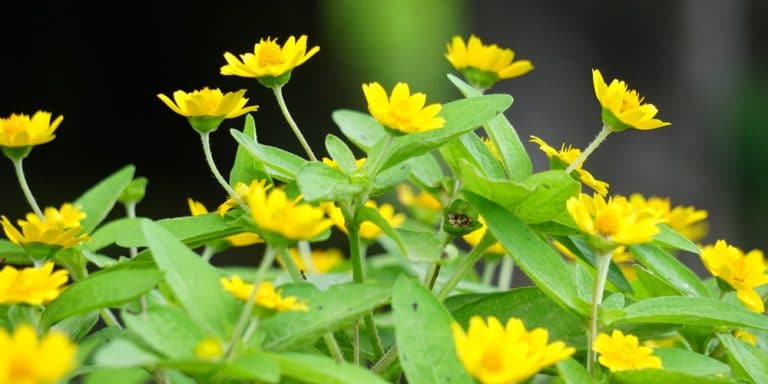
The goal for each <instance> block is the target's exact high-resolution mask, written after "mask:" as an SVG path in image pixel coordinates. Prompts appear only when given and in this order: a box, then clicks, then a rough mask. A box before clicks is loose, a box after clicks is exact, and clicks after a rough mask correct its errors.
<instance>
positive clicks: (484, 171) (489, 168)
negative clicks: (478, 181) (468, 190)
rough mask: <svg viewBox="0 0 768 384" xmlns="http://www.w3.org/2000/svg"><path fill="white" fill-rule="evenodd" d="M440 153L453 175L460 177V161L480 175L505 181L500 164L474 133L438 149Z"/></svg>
mask: <svg viewBox="0 0 768 384" xmlns="http://www.w3.org/2000/svg"><path fill="white" fill-rule="evenodd" d="M440 153H441V154H442V155H443V159H445V162H446V163H447V164H448V166H449V167H450V168H451V169H452V170H453V171H454V173H455V174H458V175H461V173H460V169H459V162H460V161H462V160H463V161H467V162H469V163H470V164H471V165H472V166H473V167H475V168H477V169H478V170H479V171H480V172H479V174H480V175H483V176H486V177H489V178H492V179H499V180H507V175H506V173H504V169H503V168H502V167H501V164H500V163H499V162H498V161H497V160H496V158H494V157H493V155H492V154H491V152H490V150H489V149H488V147H486V146H485V144H484V143H483V142H482V141H481V140H480V138H479V137H478V136H477V134H475V133H474V132H469V133H467V134H465V135H464V136H461V137H460V138H459V140H454V141H451V142H449V143H448V144H446V145H444V146H442V147H441V148H440Z"/></svg>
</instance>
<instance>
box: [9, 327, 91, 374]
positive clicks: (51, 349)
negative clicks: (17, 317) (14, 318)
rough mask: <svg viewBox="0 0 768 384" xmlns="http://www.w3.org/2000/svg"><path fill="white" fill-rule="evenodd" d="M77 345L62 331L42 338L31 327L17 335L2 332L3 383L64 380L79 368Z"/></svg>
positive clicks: (18, 329) (23, 329) (17, 331)
mask: <svg viewBox="0 0 768 384" xmlns="http://www.w3.org/2000/svg"><path fill="white" fill-rule="evenodd" d="M76 352H77V345H76V344H74V343H72V342H71V341H70V340H69V338H68V337H67V336H66V334H64V333H63V332H60V331H50V332H48V333H47V334H46V335H45V336H43V337H42V338H38V335H37V332H35V330H34V329H33V328H32V327H31V326H29V325H27V324H22V325H19V326H17V327H16V330H15V331H14V332H13V334H9V333H8V332H7V331H6V330H5V329H2V328H0V383H7V384H49V383H56V382H59V381H60V380H61V379H63V378H64V377H65V376H66V375H67V374H68V373H69V372H71V371H72V370H73V369H74V368H75V354H76Z"/></svg>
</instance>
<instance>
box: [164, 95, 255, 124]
mask: <svg viewBox="0 0 768 384" xmlns="http://www.w3.org/2000/svg"><path fill="white" fill-rule="evenodd" d="M243 95H245V89H241V90H239V91H237V92H227V93H221V90H219V89H218V88H216V89H210V88H208V87H205V88H203V89H201V90H195V91H192V92H190V93H186V92H184V91H181V90H179V91H176V92H174V93H173V100H174V101H175V102H174V101H171V99H170V98H168V96H166V95H164V94H162V93H158V94H157V97H158V98H160V100H162V102H163V103H165V105H167V106H168V108H170V109H171V110H172V111H174V112H176V113H178V114H179V115H182V116H185V117H186V118H187V120H188V121H189V125H191V126H192V128H194V129H195V130H196V131H198V132H200V133H206V132H211V131H214V130H216V128H218V127H219V124H221V122H222V121H224V120H226V119H233V118H235V117H238V116H242V115H244V114H246V113H248V112H253V111H256V110H258V109H259V106H258V105H249V106H247V107H246V106H245V105H246V104H247V103H248V99H247V98H245V97H243Z"/></svg>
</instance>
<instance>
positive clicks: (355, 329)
mask: <svg viewBox="0 0 768 384" xmlns="http://www.w3.org/2000/svg"><path fill="white" fill-rule="evenodd" d="M352 363H353V364H355V365H360V320H355V322H354V323H353V324H352Z"/></svg>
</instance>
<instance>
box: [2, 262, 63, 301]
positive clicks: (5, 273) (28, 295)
mask: <svg viewBox="0 0 768 384" xmlns="http://www.w3.org/2000/svg"><path fill="white" fill-rule="evenodd" d="M68 276H69V272H68V271H67V270H66V269H59V270H58V271H56V272H53V263H52V262H47V263H45V264H43V266H42V267H40V268H24V269H22V270H18V269H16V268H14V267H13V266H10V265H6V266H5V267H3V269H2V270H0V304H17V303H27V304H32V305H41V304H48V303H49V302H51V301H53V300H54V299H56V298H57V297H59V294H60V293H61V291H62V290H63V289H64V284H66V283H67V278H68Z"/></svg>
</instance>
